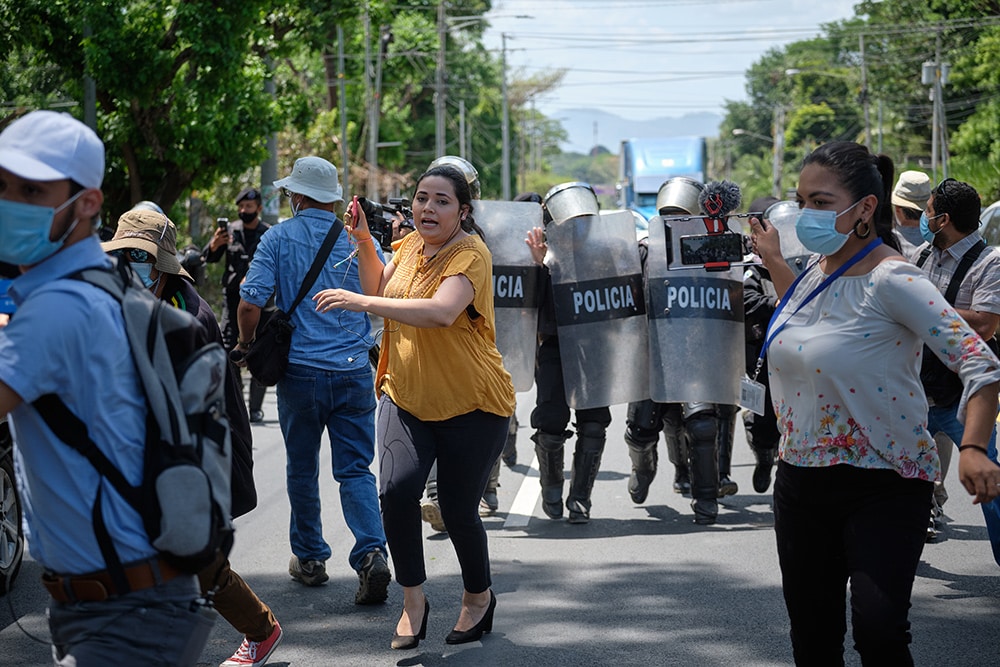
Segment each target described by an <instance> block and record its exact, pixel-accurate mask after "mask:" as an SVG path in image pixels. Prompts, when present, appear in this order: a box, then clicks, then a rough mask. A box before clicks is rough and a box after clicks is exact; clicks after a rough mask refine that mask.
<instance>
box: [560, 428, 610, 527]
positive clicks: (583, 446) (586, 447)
mask: <svg viewBox="0 0 1000 667" xmlns="http://www.w3.org/2000/svg"><path fill="white" fill-rule="evenodd" d="M604 441H605V428H604V427H603V426H601V425H600V424H597V423H594V422H585V423H583V424H578V425H577V434H576V451H574V452H573V476H572V478H570V483H569V496H568V497H567V498H566V509H568V510H569V519H568V521H569V522H570V523H587V522H588V521H590V493H591V491H593V489H594V481H595V480H596V479H597V471H598V470H599V469H600V467H601V455H602V454H603V453H604Z"/></svg>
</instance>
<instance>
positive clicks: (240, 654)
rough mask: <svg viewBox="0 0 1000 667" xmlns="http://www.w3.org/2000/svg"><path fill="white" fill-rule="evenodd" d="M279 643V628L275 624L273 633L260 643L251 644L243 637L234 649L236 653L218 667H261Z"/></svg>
mask: <svg viewBox="0 0 1000 667" xmlns="http://www.w3.org/2000/svg"><path fill="white" fill-rule="evenodd" d="M280 642H281V626H280V625H278V624H277V623H275V624H274V632H272V633H271V636H270V637H268V638H267V639H265V640H264V641H262V642H252V641H250V640H249V639H247V638H246V637H244V638H243V643H242V644H240V647H239V648H238V649H236V653H233V656H232V657H231V658H229V660H226V661H225V662H224V663H222V664H221V665H219V667H261V665H263V664H264V663H266V662H267V659H268V658H270V657H271V654H272V653H274V649H276V648H277V647H278V644H279V643H280Z"/></svg>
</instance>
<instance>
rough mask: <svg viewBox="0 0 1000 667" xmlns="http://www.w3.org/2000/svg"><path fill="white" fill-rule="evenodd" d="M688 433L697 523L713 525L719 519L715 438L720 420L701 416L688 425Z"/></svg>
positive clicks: (692, 419) (690, 419) (692, 492)
mask: <svg viewBox="0 0 1000 667" xmlns="http://www.w3.org/2000/svg"><path fill="white" fill-rule="evenodd" d="M684 429H685V439H686V441H687V446H688V455H689V456H690V460H691V498H692V500H691V509H693V510H694V521H695V523H698V524H702V525H710V524H713V523H715V519H716V517H718V515H719V501H718V498H719V451H718V449H717V447H716V445H717V440H716V438H715V435H716V431H717V429H718V419H717V418H716V417H715V415H714V414H711V413H705V412H702V413H698V414H695V415H692V416H691V417H690V418H689V419H687V420H686V421H685V424H684Z"/></svg>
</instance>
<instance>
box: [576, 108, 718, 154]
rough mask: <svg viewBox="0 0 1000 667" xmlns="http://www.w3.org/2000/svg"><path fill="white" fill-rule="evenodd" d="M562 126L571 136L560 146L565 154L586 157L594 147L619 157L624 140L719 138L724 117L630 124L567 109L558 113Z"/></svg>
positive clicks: (595, 112)
mask: <svg viewBox="0 0 1000 667" xmlns="http://www.w3.org/2000/svg"><path fill="white" fill-rule="evenodd" d="M559 122H560V123H561V124H562V126H563V129H564V130H566V132H567V134H568V135H569V140H568V141H565V142H563V143H562V145H561V148H562V150H564V151H566V152H572V153H583V154H587V153H589V152H590V151H591V149H593V148H594V146H604V147H605V148H607V149H608V150H610V151H611V152H612V153H617V152H618V144H619V143H621V141H622V139H636V138H651V137H680V136H698V137H715V136H718V134H719V125H721V124H722V116H721V115H719V114H715V113H709V112H707V111H700V112H697V113H688V114H684V115H683V116H679V117H676V118H671V117H663V118H654V119H652V120H628V119H627V118H622V117H621V116H617V115H615V114H613V113H608V112H606V111H601V110H600V109H567V110H561V111H560V112H559ZM595 123H596V126H595ZM595 134H596V141H595Z"/></svg>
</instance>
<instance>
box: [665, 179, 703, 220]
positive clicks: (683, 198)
mask: <svg viewBox="0 0 1000 667" xmlns="http://www.w3.org/2000/svg"><path fill="white" fill-rule="evenodd" d="M704 189H705V186H704V185H702V184H701V183H699V182H698V181H696V180H694V179H693V178H687V177H685V176H675V177H674V178H671V179H669V180H667V181H665V182H664V183H663V185H661V186H660V189H659V190H658V191H657V193H656V210H657V212H658V213H659V214H660V215H666V214H668V213H677V212H679V211H683V212H685V213H687V214H688V215H696V214H697V213H698V211H699V210H701V205H700V204H699V203H698V200H699V197H700V196H701V193H702V191H703V190H704Z"/></svg>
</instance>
